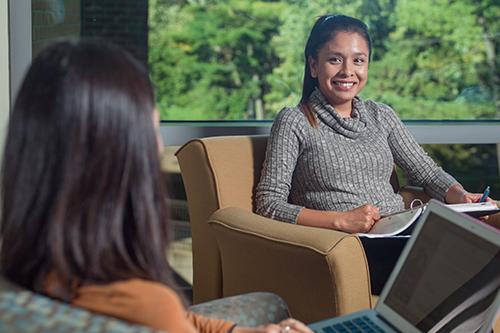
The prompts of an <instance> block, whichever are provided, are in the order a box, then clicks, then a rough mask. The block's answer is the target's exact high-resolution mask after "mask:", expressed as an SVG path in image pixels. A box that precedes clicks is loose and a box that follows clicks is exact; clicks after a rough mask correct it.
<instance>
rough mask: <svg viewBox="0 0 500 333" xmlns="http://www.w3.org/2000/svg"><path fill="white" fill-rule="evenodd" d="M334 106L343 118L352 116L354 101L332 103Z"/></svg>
mask: <svg viewBox="0 0 500 333" xmlns="http://www.w3.org/2000/svg"><path fill="white" fill-rule="evenodd" d="M332 106H333V107H334V108H335V112H337V113H338V114H339V115H340V116H341V117H342V118H351V114H352V101H349V102H347V103H343V104H337V105H334V104H332Z"/></svg>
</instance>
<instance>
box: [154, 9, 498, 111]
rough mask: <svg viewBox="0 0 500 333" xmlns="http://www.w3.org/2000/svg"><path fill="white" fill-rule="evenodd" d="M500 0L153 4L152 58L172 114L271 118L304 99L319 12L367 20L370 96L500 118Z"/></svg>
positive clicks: (405, 107)
mask: <svg viewBox="0 0 500 333" xmlns="http://www.w3.org/2000/svg"><path fill="white" fill-rule="evenodd" d="M495 2H496V1H495V0H460V1H451V0H353V1H349V2H346V1H341V0H333V1H332V0H328V1H327V0H316V1H310V0H288V1H239V0H238V1H237V0H220V1H215V0H190V1H189V0H185V1H181V0H178V1H175V0H150V40H149V63H150V70H151V75H152V78H153V81H154V83H155V85H156V92H157V99H158V107H159V109H160V112H161V116H162V119H163V120H235V119H237V120H247V119H248V120H251V119H257V120H258V119H272V118H274V115H275V114H276V113H277V112H278V111H279V110H280V109H281V108H282V107H284V106H293V105H295V104H297V102H298V100H299V96H300V93H301V85H302V75H303V71H304V64H303V59H302V57H303V55H302V54H303V49H304V44H305V40H306V38H307V33H308V32H309V30H310V28H311V26H312V24H313V23H314V20H315V19H316V17H317V16H319V15H322V14H325V13H343V14H347V15H352V16H355V17H358V18H360V19H362V20H363V21H365V22H366V23H367V24H368V25H369V27H370V30H371V34H372V38H373V42H374V54H373V58H372V62H371V64H370V79H369V80H368V84H367V86H366V88H365V90H364V91H363V93H362V95H363V97H364V98H372V99H374V100H376V101H380V102H384V103H387V104H389V105H391V106H392V107H393V108H394V109H395V111H396V112H397V113H398V114H399V115H400V117H401V118H403V119H500V111H499V110H500V82H499V80H500V78H499V75H498V72H499V71H498V67H499V61H500V60H498V57H496V54H495V52H498V50H499V49H500V45H499V44H500V32H499V31H500V29H499V27H500V20H499V19H498V18H499V17H500V7H499V6H498V5H497V4H495Z"/></svg>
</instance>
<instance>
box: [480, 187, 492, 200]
mask: <svg viewBox="0 0 500 333" xmlns="http://www.w3.org/2000/svg"><path fill="white" fill-rule="evenodd" d="M489 195H490V187H489V186H486V188H485V189H484V192H483V195H482V196H481V199H479V202H485V201H486V199H488V196H489Z"/></svg>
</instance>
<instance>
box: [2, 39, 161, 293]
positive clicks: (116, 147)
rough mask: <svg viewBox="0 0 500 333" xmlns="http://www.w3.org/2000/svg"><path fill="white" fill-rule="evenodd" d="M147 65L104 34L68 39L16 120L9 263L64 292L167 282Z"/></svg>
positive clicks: (28, 83) (44, 62)
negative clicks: (127, 282)
mask: <svg viewBox="0 0 500 333" xmlns="http://www.w3.org/2000/svg"><path fill="white" fill-rule="evenodd" d="M153 110H154V93H153V88H152V85H151V82H150V80H149V77H148V74H147V72H146V71H145V70H144V69H143V67H142V66H141V65H140V64H139V63H138V62H137V61H136V60H134V59H133V58H132V56H130V55H129V54H128V53H127V52H125V51H124V50H122V49H121V48H119V47H118V46H113V45H110V44H104V43H102V42H97V41H81V42H71V41H61V42H57V43H56V44H53V45H51V46H49V47H48V48H47V49H45V50H44V51H42V52H41V53H40V54H39V55H38V56H37V57H36V58H35V59H34V60H33V63H32V64H31V67H30V68H29V70H28V72H27V74H26V77H25V79H24V82H23V84H22V86H21V88H20V91H19V94H18V96H17V99H16V101H15V104H14V108H13V112H12V114H11V116H10V120H9V129H8V134H7V139H6V145H5V151H4V157H3V165H2V174H1V186H2V194H1V196H2V205H1V209H2V212H1V216H2V221H1V227H0V236H1V249H0V265H1V266H0V267H1V270H2V273H3V274H5V276H6V277H7V278H9V279H10V280H12V281H14V282H17V283H18V284H20V285H22V286H24V287H27V288H29V289H32V290H34V291H37V292H43V291H44V284H45V283H47V279H48V277H49V275H50V276H56V277H57V281H58V282H59V284H60V286H59V287H60V288H59V292H58V294H57V295H55V296H56V297H59V298H61V299H64V300H70V299H71V297H72V296H73V293H74V287H75V284H76V285H81V284H88V283H97V284H99V283H110V282H112V281H117V280H123V279H129V278H143V279H147V280H152V281H158V282H163V283H167V284H168V283H169V281H170V272H171V271H170V269H169V267H168V263H167V262H166V258H165V251H166V247H167V243H168V231H167V230H168V227H167V208H166V203H165V191H164V188H163V181H162V176H161V172H160V167H159V165H160V164H159V156H158V144H157V140H156V136H155V129H154V124H153V120H152V119H153Z"/></svg>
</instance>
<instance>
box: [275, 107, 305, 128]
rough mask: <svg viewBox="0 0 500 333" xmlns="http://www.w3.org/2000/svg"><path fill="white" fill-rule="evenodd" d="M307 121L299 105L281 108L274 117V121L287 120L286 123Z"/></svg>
mask: <svg viewBox="0 0 500 333" xmlns="http://www.w3.org/2000/svg"><path fill="white" fill-rule="evenodd" d="M304 120H305V121H307V119H306V116H305V115H304V113H303V112H302V110H301V109H300V107H299V106H292V107H291V106H287V107H284V108H283V109H281V110H280V111H279V112H278V114H277V115H276V117H275V118H274V122H275V123H276V122H287V123H298V124H300V123H302V122H303V121H304Z"/></svg>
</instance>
